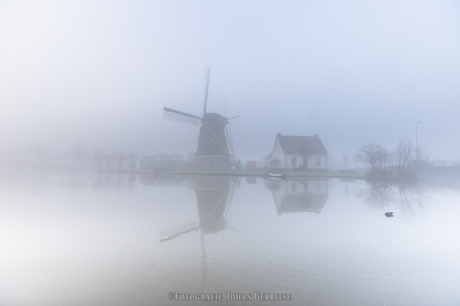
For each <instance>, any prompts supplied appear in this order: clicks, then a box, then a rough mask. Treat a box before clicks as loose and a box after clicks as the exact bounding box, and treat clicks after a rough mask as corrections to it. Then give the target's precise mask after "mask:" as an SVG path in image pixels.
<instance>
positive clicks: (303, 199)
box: [265, 178, 329, 215]
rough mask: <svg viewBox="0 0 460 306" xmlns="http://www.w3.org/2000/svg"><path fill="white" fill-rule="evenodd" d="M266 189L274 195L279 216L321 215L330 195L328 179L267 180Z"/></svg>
mask: <svg viewBox="0 0 460 306" xmlns="http://www.w3.org/2000/svg"><path fill="white" fill-rule="evenodd" d="M265 187H266V188H267V189H269V190H270V191H271V192H272V194H273V198H274V200H275V206H276V210H277V212H278V215H282V214H284V213H299V212H314V213H315V214H319V213H320V212H321V210H322V209H323V207H324V205H325V204H326V201H327V199H328V195H329V189H328V180H326V179H306V178H298V179H289V180H273V179H266V180H265Z"/></svg>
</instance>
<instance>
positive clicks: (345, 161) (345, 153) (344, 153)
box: [342, 152, 350, 169]
mask: <svg viewBox="0 0 460 306" xmlns="http://www.w3.org/2000/svg"><path fill="white" fill-rule="evenodd" d="M349 157H350V153H348V152H342V159H343V162H344V163H345V169H347V160H348V158H349Z"/></svg>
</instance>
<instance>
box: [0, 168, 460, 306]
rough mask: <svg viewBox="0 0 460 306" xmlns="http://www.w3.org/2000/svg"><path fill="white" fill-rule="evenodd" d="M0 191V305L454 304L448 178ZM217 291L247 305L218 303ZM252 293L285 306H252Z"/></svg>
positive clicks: (131, 183)
mask: <svg viewBox="0 0 460 306" xmlns="http://www.w3.org/2000/svg"><path fill="white" fill-rule="evenodd" d="M1 183H2V187H0V248H1V251H0V305H266V304H269V305H460V290H459V288H460V243H459V241H460V239H459V233H460V222H459V221H458V216H460V205H459V203H460V183H459V181H456V182H448V183H445V184H439V183H437V184H434V183H424V184H421V185H419V186H409V187H407V186H406V187H397V186H379V185H374V186H371V185H369V184H367V183H366V182H363V181H354V182H342V181H339V180H337V179H331V180H322V179H318V180H314V179H311V180H286V181H274V180H265V179H263V178H231V177H208V176H201V177H152V176H137V177H129V176H127V175H125V176H121V177H120V176H118V175H111V176H107V175H106V174H104V175H102V176H100V177H97V175H94V174H75V175H73V176H63V175H55V176H51V175H42V176H36V177H28V178H15V179H11V180H6V179H3V180H2V181H1ZM386 211H393V212H394V217H392V218H387V217H385V215H384V213H385V212H386ZM170 292H173V294H172V295H173V297H174V296H175V293H176V292H180V293H193V294H201V293H209V294H222V299H223V301H218V302H216V301H214V302H210V301H206V302H196V301H195V302H190V301H188V302H184V301H174V300H170V298H169V297H170ZM228 292H230V295H231V297H232V298H239V299H243V298H246V299H248V298H250V299H251V300H250V301H230V302H227V298H228ZM256 292H261V293H269V294H275V293H282V294H284V295H281V297H282V298H288V299H289V298H290V299H291V301H278V302H263V301H256V300H255V299H256V298H258V297H259V296H258V295H257V294H255V293H256ZM242 294H246V295H242ZM184 296H185V295H182V297H184ZM179 297H180V296H179ZM214 297H216V296H214ZM217 297H218V296H217Z"/></svg>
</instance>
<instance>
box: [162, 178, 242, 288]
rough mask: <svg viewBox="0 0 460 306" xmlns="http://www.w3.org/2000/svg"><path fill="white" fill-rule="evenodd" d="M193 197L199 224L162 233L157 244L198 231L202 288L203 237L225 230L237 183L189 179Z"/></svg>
mask: <svg viewBox="0 0 460 306" xmlns="http://www.w3.org/2000/svg"><path fill="white" fill-rule="evenodd" d="M190 178H192V181H191V182H190V183H191V184H193V187H194V189H195V193H196V199H197V204H198V216H199V220H197V221H196V222H190V223H185V224H180V225H177V226H174V227H170V228H167V229H163V230H161V232H160V242H166V241H170V240H173V239H176V238H177V237H179V236H182V235H184V234H187V233H189V232H194V231H198V230H201V249H202V262H203V280H202V286H205V285H206V283H207V278H206V274H207V271H208V268H207V266H206V258H209V257H210V256H209V255H208V253H206V250H205V245H204V234H215V233H218V232H220V231H223V230H224V229H225V228H227V227H229V226H228V220H229V218H230V211H231V207H232V203H233V196H234V193H235V189H236V186H237V183H238V179H236V178H235V177H229V176H207V175H203V176H196V177H190Z"/></svg>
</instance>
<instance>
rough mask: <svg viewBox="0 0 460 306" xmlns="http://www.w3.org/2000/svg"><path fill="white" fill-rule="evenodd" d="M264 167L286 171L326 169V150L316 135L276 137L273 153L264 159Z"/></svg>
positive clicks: (279, 135) (278, 135)
mask: <svg viewBox="0 0 460 306" xmlns="http://www.w3.org/2000/svg"><path fill="white" fill-rule="evenodd" d="M265 166H266V167H269V168H287V169H327V150H326V148H325V147H324V145H323V143H322V142H321V140H320V139H319V137H318V135H317V134H315V135H313V136H284V135H281V134H280V133H278V134H277V135H276V140H275V145H274V147H273V151H272V152H271V153H270V154H269V155H268V156H267V157H265Z"/></svg>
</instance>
